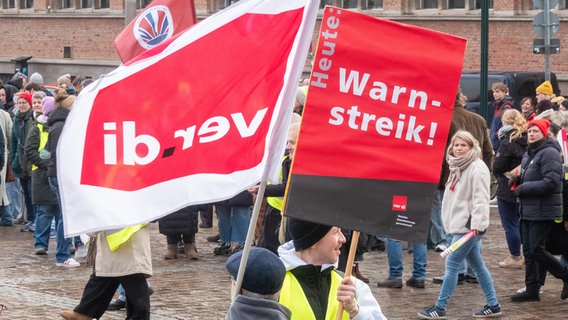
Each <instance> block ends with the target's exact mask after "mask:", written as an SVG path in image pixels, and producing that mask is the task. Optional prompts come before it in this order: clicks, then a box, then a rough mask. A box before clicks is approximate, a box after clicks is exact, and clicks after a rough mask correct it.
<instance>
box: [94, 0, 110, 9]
mask: <svg viewBox="0 0 568 320" xmlns="http://www.w3.org/2000/svg"><path fill="white" fill-rule="evenodd" d="M108 8H110V2H109V0H95V9H108Z"/></svg>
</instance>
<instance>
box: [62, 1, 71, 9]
mask: <svg viewBox="0 0 568 320" xmlns="http://www.w3.org/2000/svg"><path fill="white" fill-rule="evenodd" d="M59 8H60V9H69V8H71V0H59Z"/></svg>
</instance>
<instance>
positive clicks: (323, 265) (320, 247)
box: [278, 218, 386, 320]
mask: <svg viewBox="0 0 568 320" xmlns="http://www.w3.org/2000/svg"><path fill="white" fill-rule="evenodd" d="M288 231H289V232H290V234H291V236H292V241H289V242H287V243H285V244H283V245H282V246H280V247H279V248H278V254H279V256H280V259H281V260H282V262H283V263H284V266H285V267H286V276H285V277H284V283H283V285H282V289H281V291H280V303H281V304H283V305H285V306H286V307H288V308H289V309H290V310H291V311H292V320H316V319H318V320H321V319H325V320H334V319H336V316H337V310H338V307H339V305H340V304H341V305H342V306H343V314H342V318H341V319H343V320H348V319H358V320H367V319H373V320H383V319H384V320H386V317H385V316H384V315H383V313H382V311H381V307H380V305H379V303H378V302H377V300H376V299H375V297H374V296H373V293H372V292H371V289H370V288H369V286H368V285H367V284H365V283H364V282H362V281H361V280H358V279H356V278H354V277H346V278H343V275H342V274H341V273H339V272H338V271H336V270H335V267H336V266H337V261H338V259H339V255H340V248H341V245H342V244H343V243H345V236H344V235H343V233H342V232H341V229H340V228H338V227H332V226H327V225H323V224H318V223H313V222H308V221H303V220H299V219H295V218H288Z"/></svg>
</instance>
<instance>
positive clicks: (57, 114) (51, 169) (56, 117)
mask: <svg viewBox="0 0 568 320" xmlns="http://www.w3.org/2000/svg"><path fill="white" fill-rule="evenodd" d="M68 115H69V110H67V109H65V108H61V107H57V108H55V110H53V111H51V113H50V114H49V118H48V120H47V124H48V125H49V137H48V139H47V145H46V146H45V149H46V150H49V152H51V161H50V163H49V165H48V167H47V176H48V177H57V154H56V151H57V144H58V143H59V138H60V137H61V131H63V126H64V125H65V120H67V116H68Z"/></svg>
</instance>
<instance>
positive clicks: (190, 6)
mask: <svg viewBox="0 0 568 320" xmlns="http://www.w3.org/2000/svg"><path fill="white" fill-rule="evenodd" d="M196 22H197V18H196V16H195V4H194V2H193V0H153V1H152V2H151V3H150V4H149V5H148V6H147V7H146V8H144V10H142V11H141V12H140V13H139V14H138V15H137V16H136V18H134V20H132V21H131V22H130V23H129V24H128V25H127V26H126V28H124V30H122V32H121V33H120V34H119V35H118V36H117V37H116V39H114V46H115V47H116V51H117V52H118V55H119V56H120V60H121V61H122V63H127V62H128V61H130V60H132V59H133V58H134V57H136V56H137V55H139V54H141V53H142V52H144V51H146V50H148V49H150V48H153V47H155V46H156V45H158V44H160V43H162V42H164V41H165V40H168V39H170V38H171V37H173V36H175V35H177V34H179V33H181V32H182V31H184V30H185V29H187V28H189V27H191V26H192V25H194V24H195V23H196Z"/></svg>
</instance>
